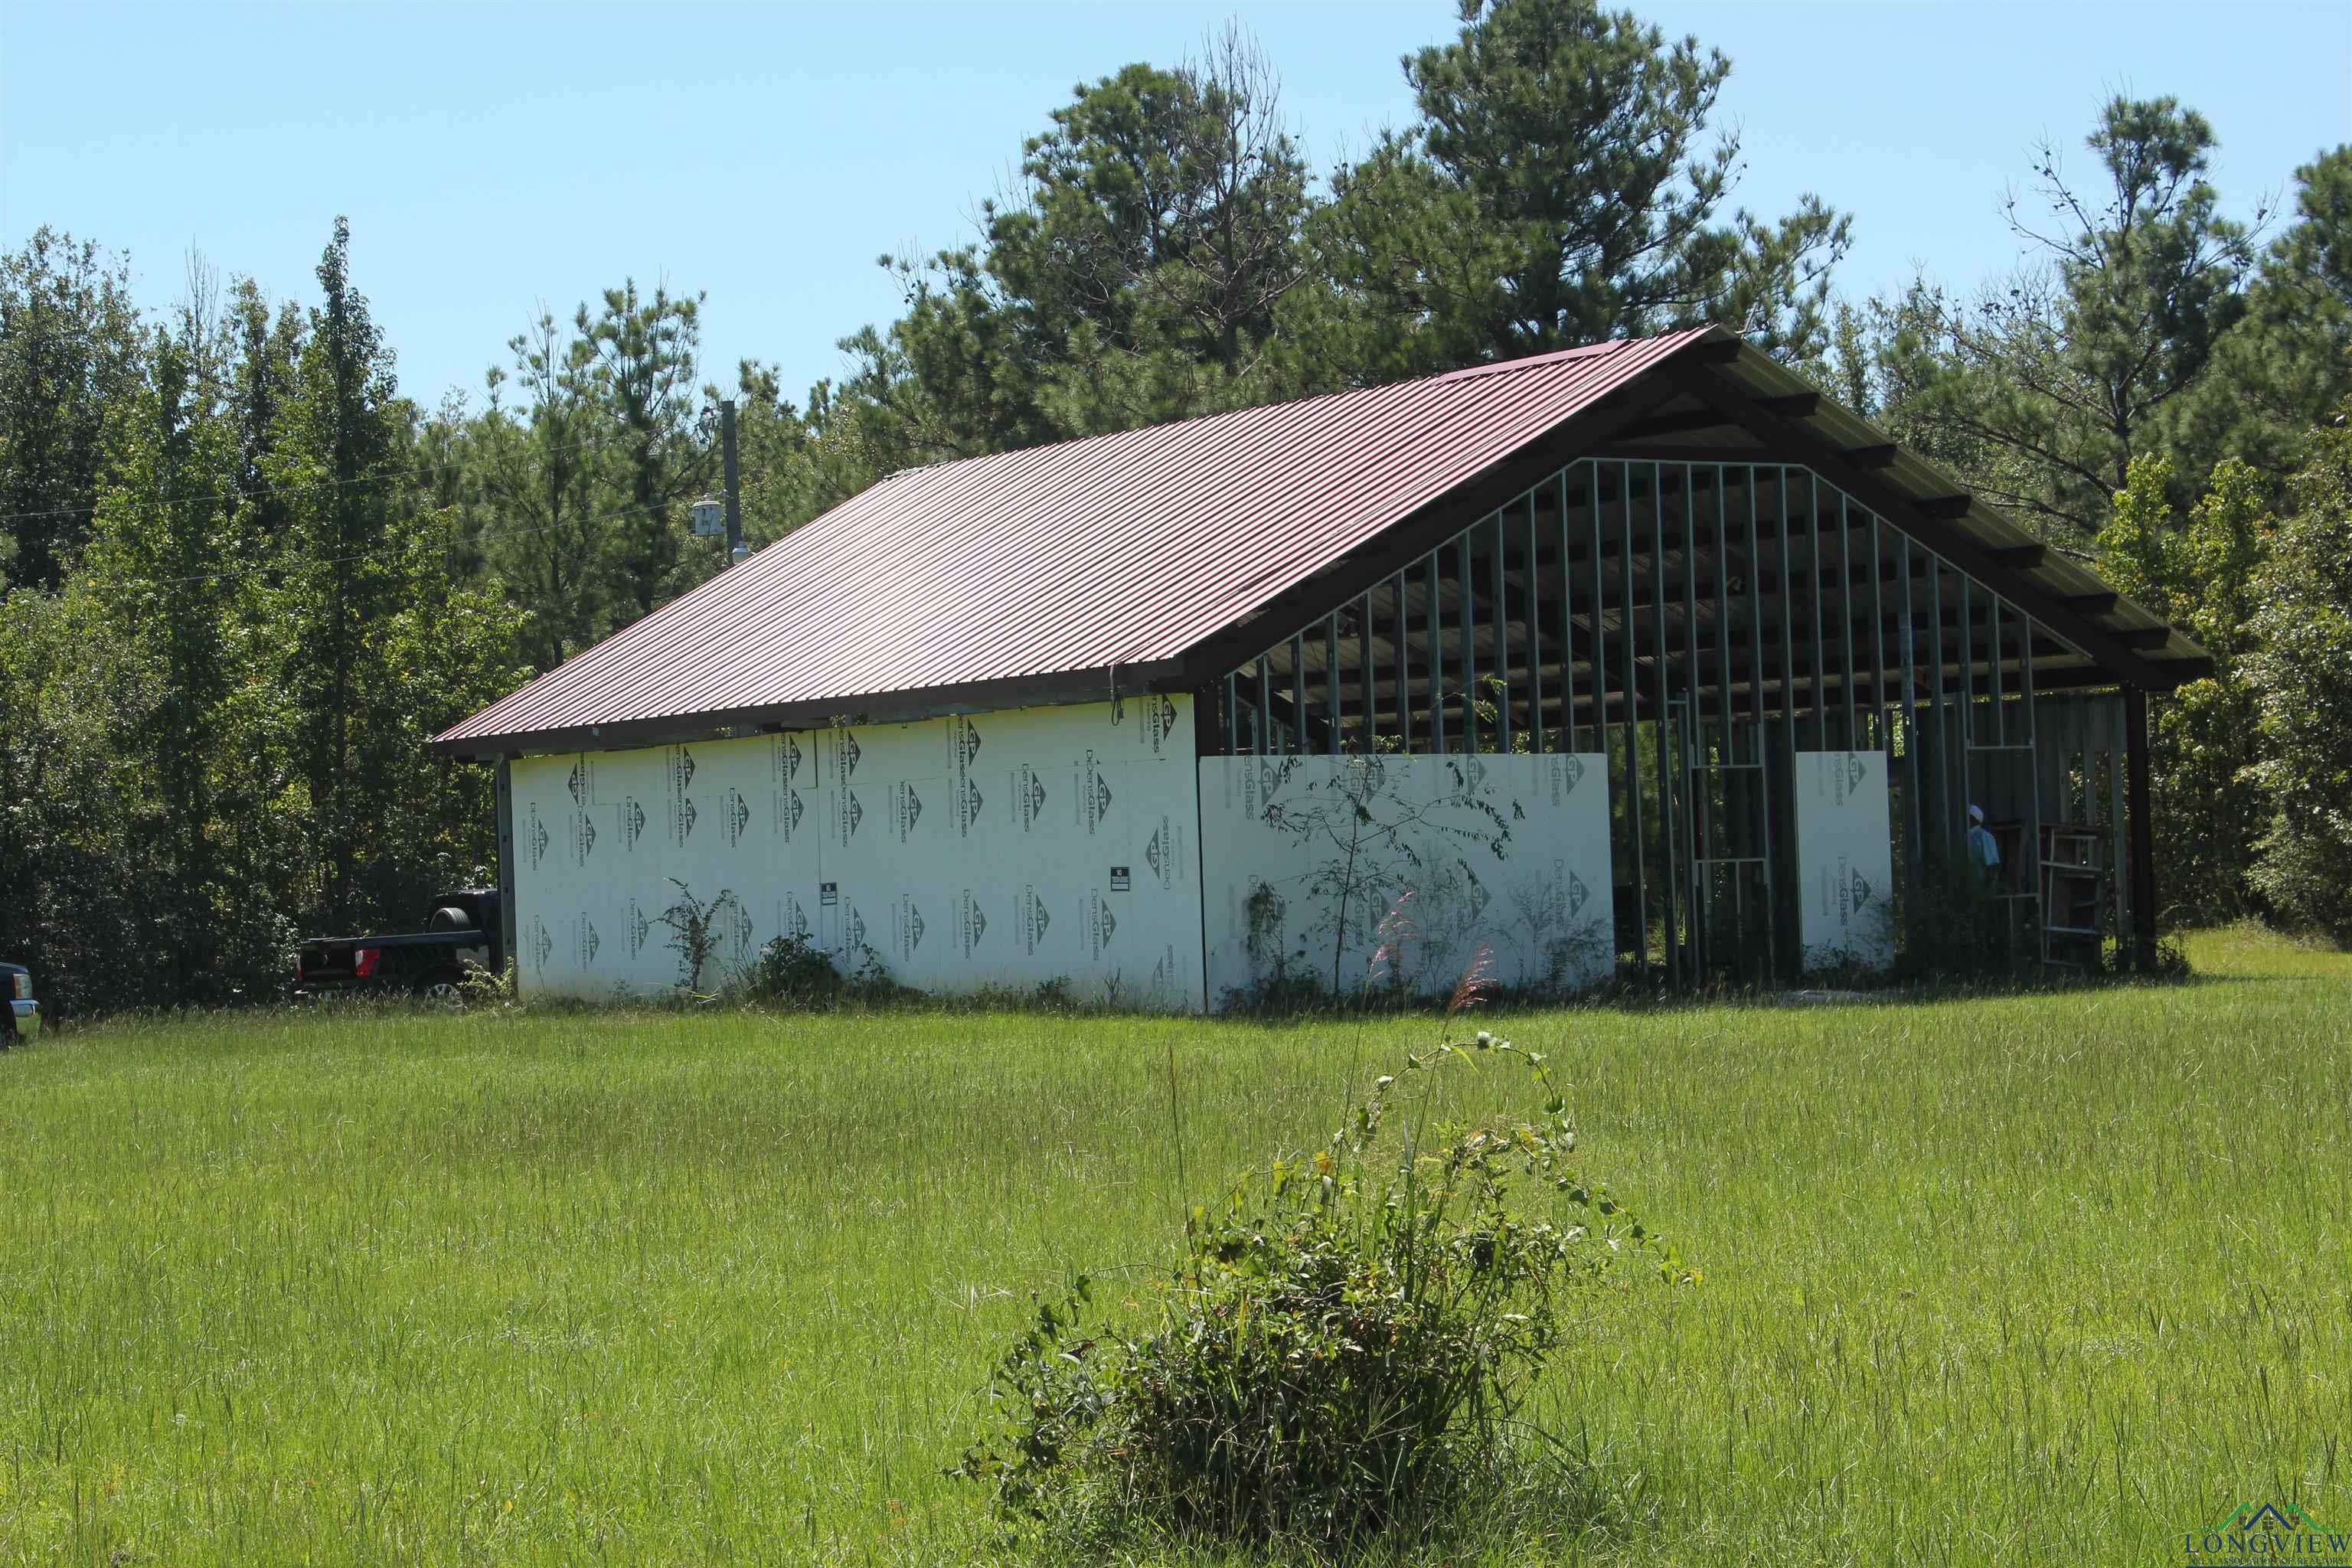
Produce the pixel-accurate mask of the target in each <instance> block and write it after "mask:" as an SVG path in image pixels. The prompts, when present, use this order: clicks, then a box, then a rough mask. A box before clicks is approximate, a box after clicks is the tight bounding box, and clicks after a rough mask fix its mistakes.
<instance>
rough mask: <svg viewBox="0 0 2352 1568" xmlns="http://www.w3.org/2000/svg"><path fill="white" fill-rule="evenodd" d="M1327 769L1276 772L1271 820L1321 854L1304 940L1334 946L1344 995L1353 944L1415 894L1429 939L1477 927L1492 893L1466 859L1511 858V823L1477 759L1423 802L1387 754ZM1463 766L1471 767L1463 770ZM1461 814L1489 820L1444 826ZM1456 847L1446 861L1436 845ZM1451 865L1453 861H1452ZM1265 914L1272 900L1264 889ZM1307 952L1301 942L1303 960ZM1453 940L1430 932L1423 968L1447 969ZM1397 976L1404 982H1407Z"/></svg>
mask: <svg viewBox="0 0 2352 1568" xmlns="http://www.w3.org/2000/svg"><path fill="white" fill-rule="evenodd" d="M1335 760H1336V761H1337V763H1338V765H1337V766H1335V767H1331V768H1329V771H1328V773H1326V772H1324V771H1323V770H1322V767H1321V766H1319V765H1314V764H1316V763H1317V760H1316V759H1309V758H1304V757H1287V758H1285V759H1283V760H1282V762H1281V763H1279V765H1278V766H1276V768H1275V770H1274V773H1273V779H1272V784H1273V787H1272V788H1270V789H1268V790H1267V792H1266V803H1265V820H1266V822H1267V824H1268V825H1269V826H1273V827H1274V828H1275V829H1276V830H1277V831H1279V832H1282V833H1285V834H1287V835H1289V836H1290V837H1292V838H1294V839H1296V840H1297V842H1299V843H1301V844H1311V845H1314V846H1316V847H1317V848H1318V850H1319V851H1320V852H1321V854H1322V857H1323V858H1321V859H1320V860H1319V861H1318V863H1317V865H1316V867H1315V869H1314V871H1313V873H1312V874H1311V875H1310V876H1309V878H1308V879H1307V884H1306V889H1305V890H1306V892H1307V895H1308V898H1309V900H1310V909H1311V911H1312V912H1311V915H1310V918H1309V921H1308V923H1307V929H1306V931H1305V932H1303V933H1302V935H1303V937H1305V938H1306V939H1308V940H1312V941H1314V942H1316V944H1317V945H1318V947H1319V946H1320V945H1321V943H1322V942H1324V941H1326V940H1328V942H1329V952H1330V985H1331V994H1332V995H1334V996H1338V995H1340V994H1342V990H1341V987H1342V984H1343V976H1344V973H1345V969H1346V961H1347V952H1348V943H1349V939H1350V938H1353V939H1354V940H1356V941H1357V942H1362V941H1363V940H1364V939H1365V937H1366V936H1367V935H1369V934H1370V932H1371V931H1372V930H1373V928H1374V927H1375V926H1376V925H1377V924H1378V922H1379V921H1380V918H1381V911H1382V910H1387V909H1389V908H1391V907H1392V906H1393V905H1394V904H1395V903H1396V901H1397V900H1398V899H1399V898H1401V897H1402V896H1403V895H1404V894H1406V893H1408V892H1412V893H1414V894H1416V899H1415V905H1416V909H1417V910H1418V912H1419V914H1420V917H1421V919H1422V920H1423V922H1424V926H1423V930H1424V932H1425V933H1433V932H1436V931H1441V930H1448V931H1450V930H1452V929H1453V928H1454V927H1459V928H1460V931H1461V934H1467V932H1468V931H1471V930H1472V929H1475V924H1476V921H1477V917H1478V914H1479V912H1480V911H1481V910H1483V909H1484V908H1485V905H1486V901H1487V899H1488V898H1489V897H1490V896H1491V895H1490V894H1488V892H1487V890H1486V887H1485V884H1484V883H1483V882H1482V881H1481V880H1480V879H1479V878H1478V875H1477V873H1476V872H1475V870H1472V869H1471V868H1470V867H1469V865H1468V858H1469V857H1475V858H1480V859H1487V858H1491V859H1493V860H1495V861H1496V862H1498V863H1499V862H1501V861H1502V860H1504V859H1505V858H1507V850H1506V846H1507V844H1508V843H1509V841H1510V837H1511V827H1510V824H1509V823H1508V822H1507V820H1505V818H1504V816H1503V814H1502V813H1501V812H1499V811H1497V810H1496V808H1495V807H1494V805H1492V804H1490V803H1489V802H1488V801H1487V800H1486V798H1485V797H1484V795H1481V793H1480V790H1479V785H1480V784H1481V782H1482V779H1483V773H1482V768H1481V764H1479V763H1478V761H1477V759H1476V758H1475V757H1472V758H1466V759H1462V760H1460V761H1454V760H1451V759H1449V761H1448V763H1447V767H1448V771H1449V776H1450V778H1451V780H1452V787H1451V788H1449V789H1448V790H1446V791H1445V792H1444V793H1443V794H1441V795H1437V796H1435V797H1433V798H1432V799H1430V800H1426V801H1421V800H1414V799H1412V797H1411V796H1410V795H1406V794H1405V793H1404V792H1403V790H1402V789H1401V788H1400V787H1398V786H1399V784H1400V783H1401V782H1402V781H1403V780H1404V779H1406V778H1408V777H1410V776H1411V774H1410V771H1409V769H1408V768H1407V767H1405V766H1403V765H1401V763H1398V762H1392V761H1391V759H1388V758H1384V757H1381V756H1353V757H1344V758H1339V759H1335ZM1465 764H1466V765H1465ZM1454 811H1461V812H1466V813H1468V814H1469V815H1471V816H1475V817H1477V818H1480V819H1482V821H1481V826H1477V827H1475V828H1469V827H1464V826H1460V825H1458V824H1455V823H1451V822H1446V821H1444V820H1443V818H1442V817H1441V816H1440V814H1441V813H1445V812H1454ZM1433 845H1436V846H1444V847H1455V848H1458V849H1459V850H1460V851H1461V854H1459V855H1456V856H1454V857H1450V858H1441V857H1439V856H1437V855H1433V853H1431V849H1432V846H1433ZM1449 862H1450V863H1449ZM1260 891H1261V892H1262V893H1263V894H1264V895H1265V898H1266V900H1267V902H1266V905H1265V907H1266V908H1267V909H1271V908H1272V907H1273V906H1272V902H1271V900H1273V899H1274V897H1275V895H1274V894H1273V890H1272V889H1267V888H1265V887H1264V886H1263V884H1261V889H1260ZM1260 912H1261V910H1260V903H1259V900H1258V895H1256V894H1254V895H1253V904H1252V908H1251V919H1252V940H1253V942H1256V941H1257V940H1258V937H1259V934H1260V933H1259V931H1258V929H1257V928H1258V926H1259V925H1260V923H1261V921H1260V918H1259V917H1260ZM1265 935H1266V936H1267V937H1268V938H1269V939H1271V940H1272V941H1273V942H1276V943H1280V942H1286V940H1287V937H1288V932H1287V931H1280V932H1276V931H1274V930H1272V929H1269V930H1268V931H1266V932H1265ZM1300 952H1301V953H1302V955H1303V954H1304V953H1305V952H1307V948H1305V947H1304V946H1302V947H1301V949H1300ZM1449 956H1450V944H1445V943H1444V939H1443V938H1442V937H1437V936H1434V935H1428V934H1425V945H1424V949H1423V960H1424V963H1444V962H1445V961H1446V959H1447V958H1448V957H1449ZM1403 978H1404V977H1403V976H1402V973H1400V981H1401V982H1402V980H1403Z"/></svg>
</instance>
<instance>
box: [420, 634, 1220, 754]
mask: <svg viewBox="0 0 2352 1568" xmlns="http://www.w3.org/2000/svg"><path fill="white" fill-rule="evenodd" d="M1182 689H1186V688H1185V683H1184V680H1183V670H1182V667H1181V665H1180V664H1179V663H1178V662H1177V661H1175V660H1172V659H1171V660H1161V661H1159V662H1156V663H1151V664H1122V665H1116V666H1101V667H1098V668H1090V669H1074V670H1065V671H1058V672H1055V673H1053V674H1049V675H1024V676H1016V677H1013V678H1010V679H1003V680H981V681H971V682H966V683H963V684H961V685H955V686H938V687H925V688H920V689H912V690H904V691H878V692H872V693H868V694H866V695H863V696H857V697H826V698H821V699H816V700H810V701H803V702H768V703H760V704H757V705H754V706H751V707H746V708H728V709H719V710H712V711H710V712H707V713H678V714H660V715H656V716H654V717H651V718H644V719H618V720H614V721H609V722H603V723H585V724H572V725H565V726H562V727H561V728H556V729H544V730H522V731H503V732H500V731H492V732H486V733H461V732H460V731H462V730H463V728H464V726H462V725H461V726H458V727H457V729H453V730H450V731H445V732H443V733H442V734H439V735H436V736H435V737H434V739H433V741H432V742H431V744H432V748H433V750H434V751H436V752H439V753H440V754H442V755H443V756H446V757H452V758H455V759H456V760H457V761H459V762H477V763H479V762H495V761H497V760H499V759H500V758H510V757H519V756H530V755H544V754H547V753H549V752H603V751H625V750H630V749H633V748H636V747H641V746H660V745H674V744H677V743H680V742H690V741H709V740H712V739H714V738H727V737H735V736H742V735H756V734H769V733H775V732H779V731H786V730H821V729H824V727H826V726H827V725H829V724H834V723H837V722H849V723H856V724H901V723H911V722H914V721H919V720H924V719H940V718H945V717H947V716H949V715H950V714H957V713H989V712H998V711H1002V710H1005V709H1008V708H1058V707H1067V706H1070V705H1072V704H1075V703H1080V702H1116V701H1119V700H1123V699H1125V698H1129V697H1136V696H1141V695H1143V694H1145V693H1147V692H1161V691H1175V690H1182Z"/></svg>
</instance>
